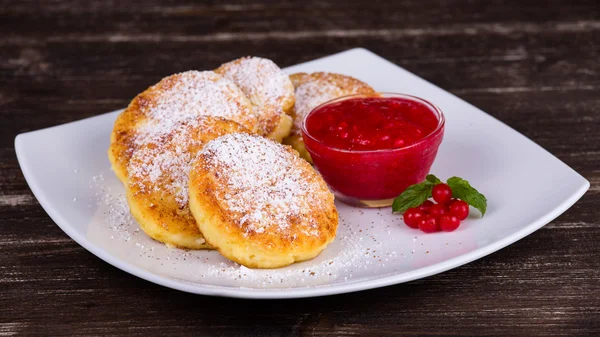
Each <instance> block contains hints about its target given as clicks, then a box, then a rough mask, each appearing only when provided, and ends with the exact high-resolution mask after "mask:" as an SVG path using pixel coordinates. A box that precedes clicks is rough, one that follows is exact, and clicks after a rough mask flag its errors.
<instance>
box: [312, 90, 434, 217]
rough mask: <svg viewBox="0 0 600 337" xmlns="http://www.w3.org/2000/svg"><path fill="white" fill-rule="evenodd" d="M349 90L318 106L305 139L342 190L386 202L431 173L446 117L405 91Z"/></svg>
mask: <svg viewBox="0 0 600 337" xmlns="http://www.w3.org/2000/svg"><path fill="white" fill-rule="evenodd" d="M379 95H380V96H361V95H354V96H346V97H342V98H339V99H336V100H333V101H330V102H327V103H325V104H323V105H321V106H318V107H317V108H315V109H314V110H313V111H312V112H311V113H309V114H308V116H307V117H306V119H305V120H304V125H303V128H302V133H303V140H304V143H305V145H306V149H307V150H308V152H309V153H310V155H311V157H312V160H313V162H314V164H315V167H316V168H317V169H318V170H319V172H320V173H321V175H323V178H324V179H325V181H326V182H327V183H328V184H329V186H330V187H331V188H332V190H333V191H334V193H335V194H336V196H337V197H338V198H339V199H341V200H342V201H345V202H347V203H350V204H354V205H360V206H369V207H382V206H389V205H391V203H392V201H393V198H395V197H397V196H398V195H400V194H401V193H402V192H403V191H404V190H405V189H406V188H407V187H408V186H410V185H413V184H416V183H419V182H421V181H423V180H424V179H425V176H426V175H427V173H429V169H430V168H431V165H432V163H433V160H434V159H435V156H436V154H437V149H438V147H439V145H440V143H441V142H442V137H443V133H444V117H443V115H442V112H441V111H440V110H439V109H438V108H437V107H435V106H434V105H433V104H431V103H429V102H427V101H425V100H422V99H420V98H417V97H414V96H409V95H401V94H379Z"/></svg>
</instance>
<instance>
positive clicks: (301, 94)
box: [283, 72, 376, 163]
mask: <svg viewBox="0 0 600 337" xmlns="http://www.w3.org/2000/svg"><path fill="white" fill-rule="evenodd" d="M290 80H291V81H292V83H293V85H294V87H295V90H296V91H295V92H296V103H295V105H294V109H293V112H292V114H291V116H292V118H293V119H294V125H293V126H292V131H291V134H290V136H289V137H286V138H285V139H284V140H283V143H284V144H288V145H291V146H292V147H293V148H294V149H295V150H296V151H298V152H299V153H300V156H301V157H302V158H304V159H306V160H307V161H308V162H310V163H312V159H311V158H310V155H309V153H308V151H306V147H305V146H304V141H302V131H301V129H302V122H303V121H304V118H305V117H306V115H308V113H309V112H311V111H312V110H313V109H314V108H316V107H317V106H319V105H321V104H323V103H325V102H327V101H330V100H332V99H335V98H338V97H342V96H347V95H354V94H376V92H375V90H374V89H373V88H371V87H370V86H369V85H368V84H366V83H364V82H362V81H359V80H357V79H355V78H353V77H350V76H346V75H340V74H335V73H326V72H317V73H312V74H307V73H296V74H292V75H290Z"/></svg>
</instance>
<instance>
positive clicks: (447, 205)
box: [444, 198, 458, 209]
mask: <svg viewBox="0 0 600 337" xmlns="http://www.w3.org/2000/svg"><path fill="white" fill-rule="evenodd" d="M457 200H458V199H456V198H452V199H450V200H448V202H446V203H445V204H444V205H446V207H448V209H450V206H452V204H453V203H454V202H455V201H457Z"/></svg>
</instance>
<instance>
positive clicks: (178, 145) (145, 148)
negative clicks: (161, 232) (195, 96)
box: [128, 118, 211, 207]
mask: <svg viewBox="0 0 600 337" xmlns="http://www.w3.org/2000/svg"><path fill="white" fill-rule="evenodd" d="M204 121H205V120H204V119H202V118H196V119H190V120H187V121H185V122H181V123H179V124H177V125H175V126H174V127H173V130H172V131H171V132H169V133H158V134H155V135H154V136H153V137H147V138H146V142H147V143H145V144H143V145H142V146H141V147H140V148H138V149H137V150H136V151H135V152H134V153H133V156H132V158H131V161H130V162H129V168H128V172H129V178H130V179H129V182H130V184H132V185H133V186H135V187H137V188H138V189H139V191H141V192H142V193H146V192H151V191H152V190H159V189H162V190H163V191H164V192H166V193H169V194H171V195H174V196H175V201H176V202H177V203H178V204H179V206H180V207H186V206H187V204H188V186H187V185H188V174H189V170H190V162H191V161H192V159H193V158H192V157H193V156H194V155H195V154H196V153H195V152H194V151H192V149H193V148H197V147H199V146H200V145H201V142H200V140H199V138H198V137H195V136H194V135H193V133H198V132H211V131H210V130H208V129H207V127H208V125H207V124H205V123H204ZM148 189H151V190H148Z"/></svg>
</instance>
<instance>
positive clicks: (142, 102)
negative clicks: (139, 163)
mask: <svg viewBox="0 0 600 337" xmlns="http://www.w3.org/2000/svg"><path fill="white" fill-rule="evenodd" d="M200 115H208V116H219V117H224V118H226V119H230V120H233V121H235V122H238V123H239V124H241V125H242V126H244V127H246V128H247V129H248V130H250V131H256V129H257V127H258V119H257V115H256V113H255V111H254V110H253V107H252V104H251V102H250V101H249V100H248V99H247V98H246V96H245V95H244V94H243V92H242V91H241V90H240V89H239V88H238V87H237V86H236V85H235V84H234V83H233V82H231V81H230V80H228V79H225V78H223V77H222V76H221V75H219V74H217V73H215V72H212V71H187V72H183V73H179V74H175V75H171V76H168V77H165V78H163V79H162V80H161V81H160V82H158V83H157V84H156V85H153V86H152V87H150V88H148V89H147V90H146V91H144V92H142V93H141V94H139V95H137V96H136V97H135V98H134V99H133V100H132V101H131V103H130V104H129V106H128V107H127V109H125V111H124V112H123V113H121V115H119V117H118V118H117V120H116V122H115V125H114V128H113V132H112V134H111V144H110V148H109V150H108V156H109V159H110V162H111V164H112V167H113V170H114V171H115V174H116V175H117V177H118V178H119V179H120V180H121V181H122V182H123V183H126V182H127V176H128V174H127V166H128V164H129V159H130V158H131V155H132V154H133V152H134V151H135V149H136V148H137V147H139V145H140V144H141V143H144V142H145V138H147V137H152V135H153V134H154V133H156V132H162V131H164V130H169V129H170V128H172V127H173V125H175V124H177V123H178V122H179V121H181V120H185V119H188V118H193V117H196V116H200Z"/></svg>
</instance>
